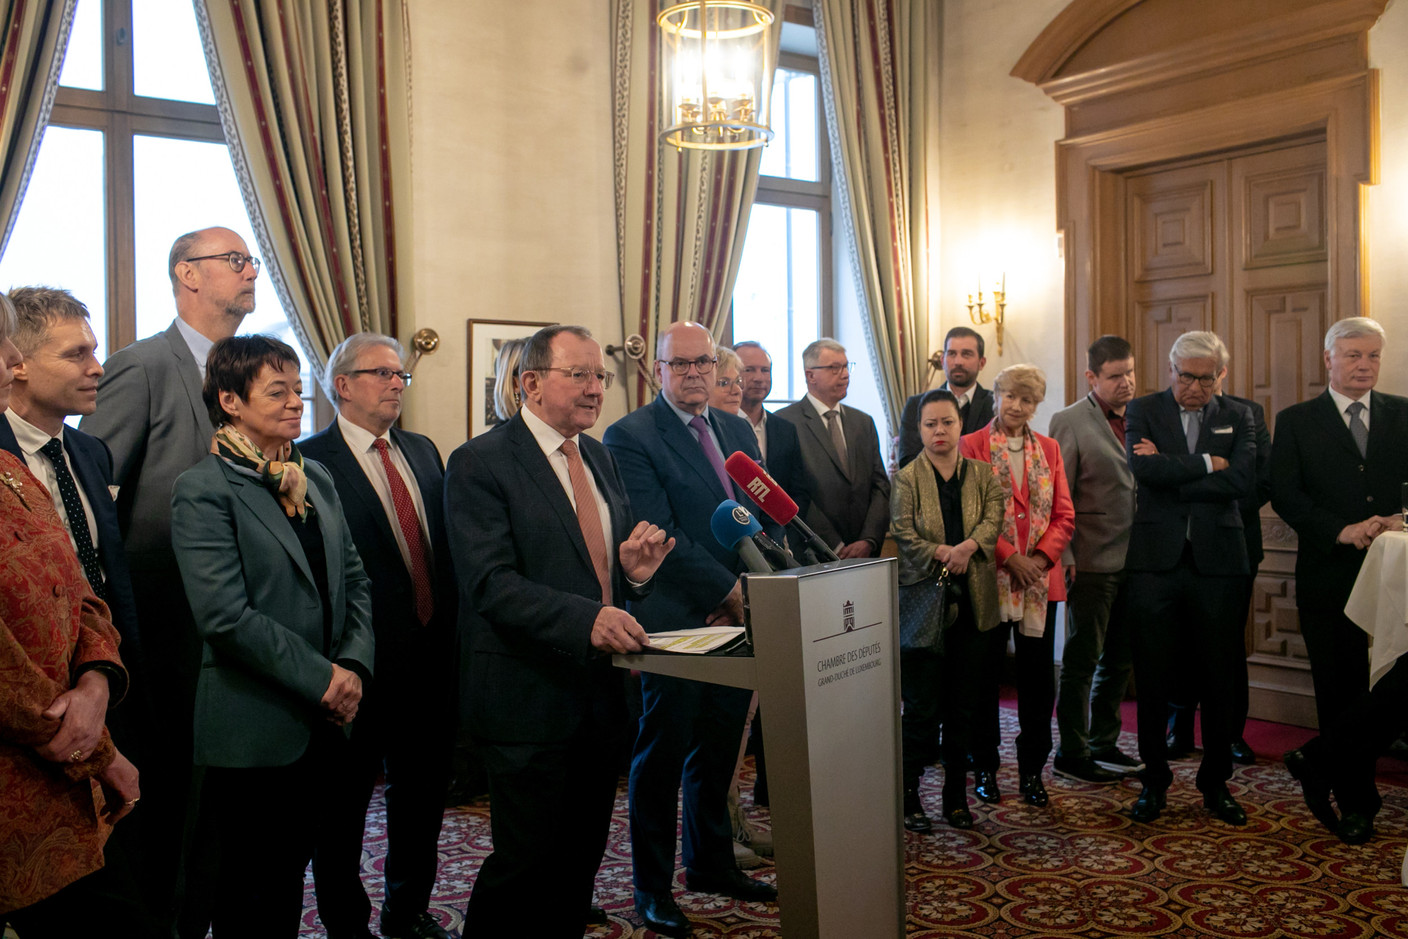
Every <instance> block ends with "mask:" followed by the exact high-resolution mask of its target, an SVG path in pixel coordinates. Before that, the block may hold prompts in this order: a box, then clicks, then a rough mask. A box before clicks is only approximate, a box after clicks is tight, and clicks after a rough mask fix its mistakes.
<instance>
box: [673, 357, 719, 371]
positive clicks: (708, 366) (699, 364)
mask: <svg viewBox="0 0 1408 939" xmlns="http://www.w3.org/2000/svg"><path fill="white" fill-rule="evenodd" d="M718 361H719V360H718V359H717V358H715V357H713V356H708V355H701V356H700V357H699V358H697V359H670V360H669V361H668V362H666V363H665V364H666V365H668V366H670V371H672V372H674V373H675V374H676V375H687V374H688V373H689V367H690V366H691V365H692V366H694V367H695V368H697V369H699V374H701V375H707V374H709V373H710V372H712V371H713V370H714V366H715V365H717V364H718Z"/></svg>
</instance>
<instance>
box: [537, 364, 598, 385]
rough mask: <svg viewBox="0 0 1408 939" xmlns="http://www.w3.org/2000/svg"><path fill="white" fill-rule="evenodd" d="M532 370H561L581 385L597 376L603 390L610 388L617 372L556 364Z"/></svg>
mask: <svg viewBox="0 0 1408 939" xmlns="http://www.w3.org/2000/svg"><path fill="white" fill-rule="evenodd" d="M531 371H535V372H561V373H562V374H564V375H566V376H567V377H568V378H570V379H572V380H573V381H574V382H576V383H577V384H579V385H585V384H586V383H587V382H589V381H591V380H592V379H593V378H595V379H596V380H597V381H599V382H601V387H602V390H603V391H604V390H606V389H607V388H610V387H611V382H612V381H614V380H615V378H616V373H615V372H608V371H605V370H602V371H593V370H592V369H589V368H568V367H567V366H565V365H556V366H552V367H550V368H535V369H531Z"/></svg>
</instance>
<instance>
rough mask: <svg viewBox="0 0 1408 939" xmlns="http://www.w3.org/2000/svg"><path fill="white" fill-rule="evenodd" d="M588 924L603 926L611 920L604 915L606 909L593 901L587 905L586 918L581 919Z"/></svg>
mask: <svg viewBox="0 0 1408 939" xmlns="http://www.w3.org/2000/svg"><path fill="white" fill-rule="evenodd" d="M583 922H584V923H586V924H587V925H588V926H604V925H605V924H607V923H609V922H611V920H610V919H608V918H607V916H606V911H605V910H603V909H602V908H601V907H599V906H597V905H596V904H595V903H593V904H592V905H591V906H589V907H587V918H586V919H585V920H583Z"/></svg>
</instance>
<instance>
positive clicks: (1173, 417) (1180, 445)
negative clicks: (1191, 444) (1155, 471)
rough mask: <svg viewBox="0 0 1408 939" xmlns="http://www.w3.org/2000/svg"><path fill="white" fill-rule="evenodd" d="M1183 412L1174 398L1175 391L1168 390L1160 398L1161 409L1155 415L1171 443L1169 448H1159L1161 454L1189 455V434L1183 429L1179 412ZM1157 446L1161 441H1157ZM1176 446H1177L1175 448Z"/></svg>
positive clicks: (1164, 434) (1165, 437)
mask: <svg viewBox="0 0 1408 939" xmlns="http://www.w3.org/2000/svg"><path fill="white" fill-rule="evenodd" d="M1181 410H1183V409H1182V408H1180V407H1179V406H1178V401H1177V400H1176V399H1175V398H1174V397H1173V390H1172V389H1168V390H1165V391H1164V392H1162V394H1161V395H1160V396H1159V407H1158V409H1157V411H1156V413H1155V418H1156V419H1157V420H1158V422H1159V429H1160V430H1161V431H1162V432H1163V437H1164V439H1165V440H1167V441H1168V442H1169V445H1168V446H1167V447H1159V451H1160V452H1161V453H1187V452H1188V433H1187V432H1186V431H1185V430H1184V429H1183V417H1182V415H1180V414H1179V413H1178V412H1179V411H1181ZM1154 443H1155V444H1156V445H1157V444H1158V443H1159V441H1158V440H1157V439H1155V441H1154ZM1175 444H1176V446H1175Z"/></svg>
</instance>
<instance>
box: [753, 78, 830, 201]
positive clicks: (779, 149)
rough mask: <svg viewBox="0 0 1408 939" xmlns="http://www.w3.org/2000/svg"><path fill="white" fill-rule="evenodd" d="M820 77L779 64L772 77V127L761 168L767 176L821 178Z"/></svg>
mask: <svg viewBox="0 0 1408 939" xmlns="http://www.w3.org/2000/svg"><path fill="white" fill-rule="evenodd" d="M816 95H817V77H816V75H814V74H813V73H811V72H798V71H794V70H792V69H786V68H779V69H778V70H777V72H776V73H775V74H774V76H773V81H772V129H773V131H774V134H775V136H774V137H773V139H772V142H771V143H769V144H768V145H767V147H766V149H764V150H763V160H762V163H761V165H760V169H759V172H761V173H762V174H763V175H764V176H781V177H785V178H787V179H799V180H806V181H807V182H817V181H818V180H819V179H820V177H819V176H818V175H817V167H818V164H819V160H818V153H817V151H818V150H819V149H820V146H821V144H820V140H819V138H818V133H817V98H816Z"/></svg>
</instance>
